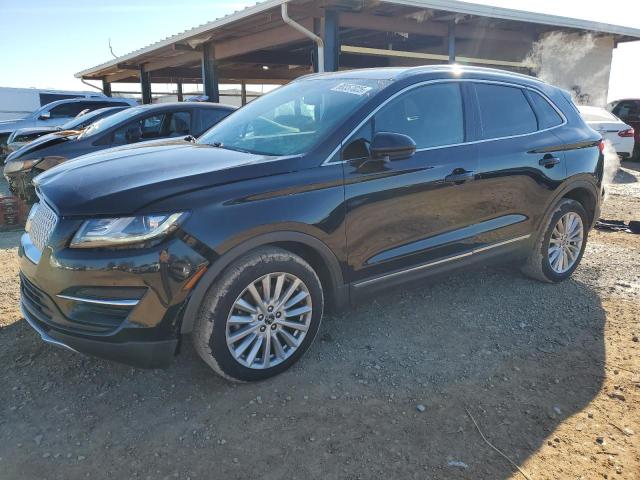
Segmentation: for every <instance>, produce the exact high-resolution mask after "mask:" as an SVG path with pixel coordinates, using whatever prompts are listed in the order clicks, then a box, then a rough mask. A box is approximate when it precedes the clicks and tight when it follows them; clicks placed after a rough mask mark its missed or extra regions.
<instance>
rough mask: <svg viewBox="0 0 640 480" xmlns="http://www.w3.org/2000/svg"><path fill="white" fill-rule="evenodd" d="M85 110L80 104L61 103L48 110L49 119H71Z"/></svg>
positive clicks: (84, 106)
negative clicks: (49, 113)
mask: <svg viewBox="0 0 640 480" xmlns="http://www.w3.org/2000/svg"><path fill="white" fill-rule="evenodd" d="M86 108H87V107H86V105H85V104H84V103H81V102H72V103H63V104H62V105H58V106H56V107H53V108H52V109H51V110H50V112H51V118H73V117H75V116H76V115H78V114H79V113H80V112H81V111H82V110H84V109H86Z"/></svg>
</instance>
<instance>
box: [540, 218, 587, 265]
mask: <svg viewBox="0 0 640 480" xmlns="http://www.w3.org/2000/svg"><path fill="white" fill-rule="evenodd" d="M583 242H584V226H583V224H582V218H581V217H580V215H578V214H577V213H575V212H569V213H566V214H565V215H563V216H562V217H560V219H559V220H558V223H556V226H555V227H554V228H553V231H552V232H551V238H550V239H549V253H548V255H549V264H550V265H551V269H552V270H553V271H554V272H555V273H559V274H563V273H565V272H567V271H568V270H570V269H571V268H572V267H573V266H574V265H575V263H576V261H577V260H578V257H579V256H580V252H581V251H582V244H583Z"/></svg>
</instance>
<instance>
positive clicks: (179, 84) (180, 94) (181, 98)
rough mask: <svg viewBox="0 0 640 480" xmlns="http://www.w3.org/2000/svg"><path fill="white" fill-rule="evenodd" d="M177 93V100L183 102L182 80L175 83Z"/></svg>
mask: <svg viewBox="0 0 640 480" xmlns="http://www.w3.org/2000/svg"><path fill="white" fill-rule="evenodd" d="M177 87H178V88H177V94H178V101H179V102H183V101H184V95H183V94H182V82H178V83H177Z"/></svg>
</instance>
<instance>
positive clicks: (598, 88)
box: [527, 32, 614, 106]
mask: <svg viewBox="0 0 640 480" xmlns="http://www.w3.org/2000/svg"><path fill="white" fill-rule="evenodd" d="M613 49H614V40H613V37H611V36H603V37H595V36H593V35H590V34H588V35H581V34H566V33H559V32H553V33H550V34H548V35H546V36H545V37H543V38H542V39H541V40H540V41H539V42H538V43H537V44H536V45H535V46H534V50H533V52H532V54H531V55H530V56H529V57H528V58H527V62H528V63H530V64H531V68H532V70H533V71H534V72H535V74H536V75H537V76H538V77H540V78H541V79H543V80H545V81H547V82H549V83H551V84H553V85H555V86H557V87H560V88H563V89H565V90H569V91H570V92H571V93H572V95H573V96H574V99H575V101H576V102H577V103H579V104H582V105H596V106H604V105H605V104H606V103H607V96H608V90H609V76H610V73H611V61H612V58H613Z"/></svg>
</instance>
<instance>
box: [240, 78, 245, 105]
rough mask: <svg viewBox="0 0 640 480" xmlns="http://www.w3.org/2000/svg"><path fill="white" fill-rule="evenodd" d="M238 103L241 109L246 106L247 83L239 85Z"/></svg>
mask: <svg viewBox="0 0 640 480" xmlns="http://www.w3.org/2000/svg"><path fill="white" fill-rule="evenodd" d="M240 103H241V105H242V106H243V107H244V106H245V105H246V104H247V82H242V83H241V84H240Z"/></svg>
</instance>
